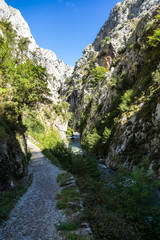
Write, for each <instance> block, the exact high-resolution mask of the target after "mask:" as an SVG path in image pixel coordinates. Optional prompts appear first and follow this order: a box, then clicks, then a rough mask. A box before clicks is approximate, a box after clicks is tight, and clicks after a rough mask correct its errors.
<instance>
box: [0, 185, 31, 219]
mask: <svg viewBox="0 0 160 240" xmlns="http://www.w3.org/2000/svg"><path fill="white" fill-rule="evenodd" d="M26 191H27V187H24V186H18V187H17V189H16V190H14V191H8V192H5V193H1V194H0V223H1V221H2V220H6V219H7V218H8V216H9V213H10V211H11V210H12V208H13V207H14V206H15V204H16V203H17V201H18V200H19V199H20V197H21V196H22V195H23V194H24V193H25V192H26Z"/></svg>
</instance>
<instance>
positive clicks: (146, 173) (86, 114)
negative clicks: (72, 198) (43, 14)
mask: <svg viewBox="0 0 160 240" xmlns="http://www.w3.org/2000/svg"><path fill="white" fill-rule="evenodd" d="M74 132H79V133H80V135H81V145H82V147H83V148H84V149H85V151H86V153H83V152H82V153H80V154H79V153H74V154H73V152H72V151H71V150H70V149H69V148H68V147H67V146H68V145H69V144H68V142H69V139H70V138H71V137H72V135H73V134H74ZM28 138H29V139H30V141H32V142H33V143H34V144H36V145H38V146H39V147H40V148H41V150H42V151H43V153H44V154H45V155H46V156H47V157H48V158H49V159H51V161H52V162H53V163H54V164H58V167H61V168H62V169H64V170H65V171H69V172H71V174H73V175H74V177H75V179H76V181H77V185H78V187H79V189H80V192H82V199H83V202H84V205H85V206H87V207H86V210H85V211H86V215H87V214H88V216H87V221H89V223H90V225H91V228H92V229H93V235H94V237H95V239H99V240H100V239H106V240H109V239H111V240H112V239H117V240H118V239H124V240H127V239H128V240H130V239H137V240H138V239H139V240H143V239H148V240H150V239H151V236H152V235H153V236H154V237H155V239H160V238H159V237H160V236H159V234H158V231H159V228H160V225H159V220H160V219H159V216H160V212H159V211H160V209H159V208H158V206H157V205H156V207H154V209H153V207H152V204H153V203H152V201H151V202H150V198H149V197H152V198H153V199H154V198H156V197H155V196H154V197H153V195H154V194H153V192H154V191H153V188H154V187H155V186H154V187H153V186H150V184H151V182H156V183H155V185H156V189H158V188H159V186H160V185H159V180H160V0H125V1H121V2H119V3H117V4H116V5H115V7H114V8H113V9H112V10H111V13H110V17H109V19H108V20H106V22H105V24H104V25H103V26H102V28H101V29H100V31H99V33H98V35H97V36H96V38H95V40H94V42H93V43H92V44H89V45H88V46H87V47H86V48H85V50H84V52H83V56H82V57H81V58H80V59H79V60H78V61H77V62H76V65H75V67H71V66H69V65H66V64H64V63H63V61H61V60H59V59H57V57H56V54H55V53H54V52H52V51H51V50H48V49H43V48H40V47H39V46H38V45H37V44H36V42H35V40H34V38H33V36H32V34H31V32H30V29H29V26H28V24H27V23H26V21H25V20H24V18H23V17H22V15H21V13H20V11H19V10H17V9H14V8H12V7H11V6H8V5H7V4H6V2H5V1H4V0H0V192H1V193H2V194H4V193H5V192H6V191H14V190H16V189H17V185H18V184H19V182H20V181H21V179H23V178H24V176H26V174H27V171H28V170H27V169H28V164H29V158H30V153H29V151H28V149H27V139H28ZM88 154H89V155H88ZM93 159H94V160H93ZM95 159H96V160H95ZM99 160H100V161H101V162H103V163H104V164H105V166H107V167H108V168H109V169H112V171H113V172H114V171H115V172H117V173H118V174H120V175H116V177H115V179H114V180H113V182H112V176H110V175H109V177H108V179H107V180H106V179H103V178H101V177H100V175H99V173H98V171H97V169H96V163H97V161H99ZM56 171H58V170H56ZM122 172H123V174H124V175H123V174H122ZM126 172H127V173H126ZM125 174H126V175H125ZM87 175H88V176H87ZM113 175H114V174H113ZM124 176H126V177H124ZM109 178H111V179H109ZM54 181H55V180H54ZM102 182H103V184H102ZM104 183H105V184H104ZM108 183H109V185H111V188H112V189H111V188H109V190H107V189H106V188H105V187H104V186H108V185H107V184H108ZM141 183H143V185H141ZM134 184H135V185H134ZM136 184H137V185H136ZM146 185H147V186H150V187H149V188H146ZM126 186H127V187H126ZM98 189H99V191H98ZM124 189H125V190H124ZM126 189H128V190H126ZM123 190H124V192H123ZM87 191H88V192H87ZM94 191H95V192H94ZM156 191H157V190H156ZM113 192H114V193H113ZM140 192H141V193H142V194H140ZM106 194H109V195H110V197H109V196H108V199H107V195H106ZM114 194H115V195H114ZM139 194H140V195H141V196H140V197H139ZM91 195H92V196H91ZM142 195H144V196H142ZM118 196H119V198H118ZM116 198H117V201H119V203H118V202H117V201H116ZM125 198H126V199H128V202H127V201H126V205H125ZM131 199H133V202H132V200H131ZM114 201H115V202H116V203H115V205H116V210H115V212H116V213H115V212H114V210H113V209H114V206H113V205H114ZM104 202H105V203H104ZM111 202H112V204H111ZM153 202H154V201H153ZM123 204H124V205H123ZM134 204H135V205H134ZM138 204H140V205H138ZM158 205H159V204H158ZM97 206H98V207H97ZM110 206H111V207H112V208H113V209H112V211H109V210H108V209H109V208H110ZM119 206H121V208H120V207H119ZM133 206H134V207H135V209H136V214H135V215H134V213H133V212H134V207H133ZM143 206H144V208H143ZM103 207H104V213H103V214H104V216H102V215H103V214H102V213H101V214H100V213H99V212H100V211H101V212H103V210H102V209H103ZM132 207H133V209H132ZM92 208H93V213H92ZM146 208H148V209H147V210H146ZM131 209H132V210H131ZM155 209H157V210H155ZM154 210H155V211H154ZM105 211H106V214H105ZM147 211H148V212H149V213H148V212H147ZM156 211H157V214H156V213H155V212H156ZM151 212H152V213H151ZM153 212H154V213H153ZM94 213H95V215H94ZM123 214H124V215H123ZM127 214H128V215H127ZM152 214H153V216H151V215H152ZM82 218H83V217H82ZM96 218H97V220H96V222H94V221H95V219H96ZM103 218H104V219H103ZM114 218H115V220H114ZM102 219H103V220H104V222H103V221H102ZM150 219H151V220H150ZM1 220H4V219H3V217H2V216H1V214H0V221H1ZM101 221H102V223H101ZM114 222H116V226H115V227H114ZM130 222H131V223H130ZM106 224H108V228H107V230H106V229H105V226H106ZM118 226H120V230H115V229H117V228H118ZM110 229H111V230H110ZM145 231H147V234H148V236H146V235H145V234H144V232H145ZM102 232H103V233H102ZM85 237H86V236H85ZM92 237H93V236H92ZM92 237H89V238H84V236H83V237H82V238H78V237H77V238H71V237H70V238H69V237H68V238H65V239H79V240H80V239H93V238H92ZM59 239H61V238H59ZM4 240H5V239H4ZM7 240H8V239H7ZM12 240H13V239H12ZM16 240H17V239H16ZM33 240H34V239H33ZM35 240H37V239H36V238H35ZM48 240H50V238H48Z"/></svg>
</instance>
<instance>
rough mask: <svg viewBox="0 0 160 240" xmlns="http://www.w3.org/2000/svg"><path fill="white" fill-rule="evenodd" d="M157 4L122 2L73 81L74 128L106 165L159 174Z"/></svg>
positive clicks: (158, 19)
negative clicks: (147, 169) (138, 168)
mask: <svg viewBox="0 0 160 240" xmlns="http://www.w3.org/2000/svg"><path fill="white" fill-rule="evenodd" d="M159 3H160V1H159V0H155V1H149V0H146V1H142V0H137V1H133V0H126V1H122V2H120V3H118V4H117V5H116V6H115V7H114V8H113V10H112V11H111V14H110V17H109V19H108V20H107V21H106V23H105V24H104V26H103V27H102V28H101V30H100V32H99V34H98V35H97V37H96V39H95V41H94V43H93V44H90V45H89V46H88V47H86V49H85V51H84V55H83V56H82V58H81V59H80V60H79V61H78V62H77V64H76V67H75V70H74V73H73V78H72V81H71V82H70V88H69V91H71V94H70V96H69V101H70V103H71V106H72V109H73V110H74V111H75V119H74V121H73V127H74V128H78V129H79V130H80V131H81V134H82V139H81V140H82V144H83V145H84V146H85V147H87V148H88V149H89V150H91V151H95V152H96V153H97V155H98V156H99V157H105V158H106V164H107V165H110V166H112V167H114V168H118V167H120V166H122V165H123V166H125V167H128V168H129V169H131V170H132V169H133V168H134V167H135V166H136V165H143V166H145V167H146V165H147V167H148V168H149V169H150V171H152V172H154V173H156V174H157V175H158V176H159V174H160V163H159V157H160V155H159V153H160V149H159V140H160V131H159V130H160V124H159V120H160V119H159V103H160V102H159V99H160V95H159V82H160V80H159V79H160V73H159V64H160V57H159V51H160V46H159V40H158V39H159V37H160V35H158V32H159V24H160V18H159Z"/></svg>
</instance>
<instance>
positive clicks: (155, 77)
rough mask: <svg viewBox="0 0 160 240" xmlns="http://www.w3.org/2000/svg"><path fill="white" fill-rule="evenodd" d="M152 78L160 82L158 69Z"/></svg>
mask: <svg viewBox="0 0 160 240" xmlns="http://www.w3.org/2000/svg"><path fill="white" fill-rule="evenodd" d="M152 79H153V81H154V82H156V83H160V71H159V69H157V70H156V71H155V72H153V73H152Z"/></svg>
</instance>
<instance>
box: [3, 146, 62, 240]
mask: <svg viewBox="0 0 160 240" xmlns="http://www.w3.org/2000/svg"><path fill="white" fill-rule="evenodd" d="M28 146H29V149H30V151H31V153H32V158H31V162H30V164H29V174H31V173H33V183H32V185H31V186H30V187H29V189H28V191H27V192H26V194H24V196H23V197H22V198H21V199H20V200H19V202H18V203H17V205H16V206H15V208H14V209H13V210H12V212H11V214H10V218H9V220H8V221H6V222H4V223H3V224H2V225H1V226H0V239H1V240H53V239H54V240H60V239H62V238H61V236H60V235H59V233H58V232H57V229H56V225H57V224H58V223H59V221H64V220H65V216H64V215H63V212H62V211H60V210H57V209H56V194H57V192H59V191H60V187H59V185H58V183H57V181H56V178H57V176H58V175H59V174H60V173H61V170H59V169H58V168H57V167H56V166H54V165H52V164H51V162H50V161H49V160H48V159H47V158H46V157H45V156H44V155H43V154H42V152H41V150H40V149H39V148H38V147H37V146H35V145H34V144H32V143H30V142H29V143H28Z"/></svg>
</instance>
